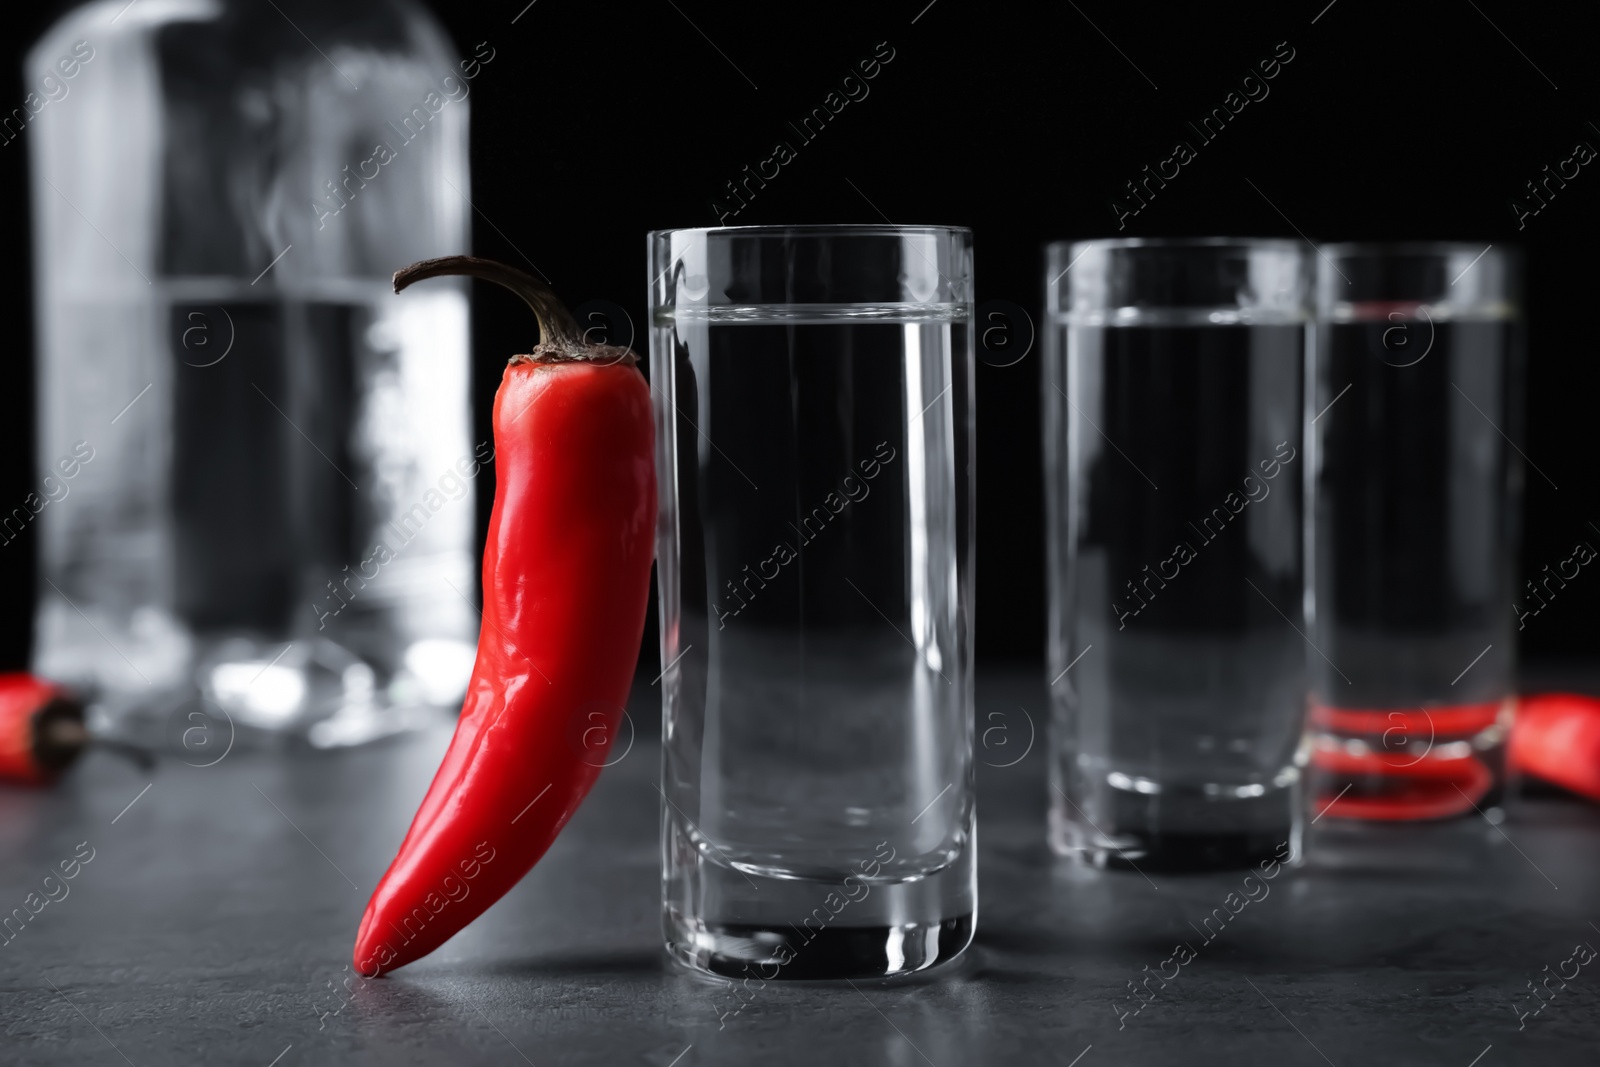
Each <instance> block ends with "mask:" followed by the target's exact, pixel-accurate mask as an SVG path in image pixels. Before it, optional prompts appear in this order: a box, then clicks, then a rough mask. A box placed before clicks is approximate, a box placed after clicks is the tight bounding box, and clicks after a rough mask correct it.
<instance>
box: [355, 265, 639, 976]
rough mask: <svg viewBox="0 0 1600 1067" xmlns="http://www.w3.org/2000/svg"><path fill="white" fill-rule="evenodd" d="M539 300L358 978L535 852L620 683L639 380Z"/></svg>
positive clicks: (441, 935)
mask: <svg viewBox="0 0 1600 1067" xmlns="http://www.w3.org/2000/svg"><path fill="white" fill-rule="evenodd" d="M454 258H455V257H453V259H454ZM460 258H462V259H464V257H460ZM472 262H478V261H472ZM506 269H509V268H506ZM451 272H453V271H451ZM402 273H404V272H402ZM438 273H446V271H444V270H439V271H438ZM474 273H478V272H474ZM423 276H428V275H423ZM480 276H483V275H482V274H480ZM492 280H501V279H499V278H494V279H492ZM530 281H531V280H530ZM396 282H397V288H398V287H399V282H400V276H399V275H397V276H396ZM534 284H536V283H534ZM540 288H541V289H542V287H540ZM546 292H547V291H546ZM524 296H525V298H526V297H527V293H524ZM529 302H530V303H534V301H533V300H531V299H530V301H529ZM535 309H536V310H540V307H539V305H537V304H535ZM543 310H544V311H545V312H546V314H544V315H541V326H542V327H543V328H544V334H545V338H546V341H545V343H542V344H541V345H540V346H539V347H538V348H536V349H535V350H534V353H533V354H532V355H531V356H518V357H514V358H513V359H512V361H511V363H510V365H509V366H507V367H506V369H505V374H504V377H503V378H502V380H501V383H500V388H499V391H498V393H497V394H496V396H495V402H494V441H495V463H496V482H495V494H494V510H493V512H492V514H491V516H490V519H489V536H488V542H487V544H486V545H485V547H484V558H483V625H482V629H481V630H480V632H479V637H478V656H477V662H476V665H475V666H474V668H473V672H472V680H471V682H470V684H469V687H468V691H467V696H466V700H465V703H464V705H463V707H462V711H461V719H460V722H459V724H458V725H457V728H456V732H455V737H454V738H453V740H452V741H451V742H450V747H449V750H448V751H447V752H446V754H445V757H444V762H443V764H442V765H441V766H440V767H439V771H438V773H437V774H436V775H435V777H434V780H433V784H432V786H431V787H430V788H429V790H428V793H427V796H426V797H425V798H424V800H423V802H422V807H421V808H420V809H419V810H418V812H417V814H416V817H415V819H414V820H413V822H412V824H411V829H410V830H409V831H408V832H407V834H406V837H405V841H404V843H403V844H402V845H401V846H400V852H399V855H398V856H396V857H395V860H394V862H393V863H392V864H391V865H390V867H389V870H388V873H386V874H385V875H384V876H383V879H382V881H381V882H379V884H378V887H377V889H376V891H374V893H373V895H372V899H371V901H370V902H369V903H368V904H367V909H366V914H365V915H364V916H363V918H362V920H361V927H360V931H359V932H358V933H357V935H356V944H355V951H354V957H353V962H354V965H355V968H356V970H357V971H358V972H360V973H361V974H364V975H368V976H372V975H377V974H379V973H382V972H386V971H390V970H393V969H394V968H396V967H400V966H403V965H405V964H406V963H409V962H411V961H413V960H416V959H418V958H420V957H422V956H425V955H427V954H428V953H429V952H431V951H433V950H434V949H435V948H437V947H439V945H441V944H443V943H444V942H445V941H446V940H447V939H448V938H450V937H451V936H452V935H453V934H455V933H456V932H457V931H459V930H460V929H461V928H462V927H464V926H466V925H467V923H469V922H471V921H472V920H473V919H475V918H476V917H477V916H478V915H480V914H482V913H483V911H484V910H485V909H487V908H488V907H489V906H490V905H491V904H493V903H494V902H495V901H496V900H499V899H500V897H502V896H503V895H504V894H505V893H506V892H507V891H508V890H509V889H511V887H512V886H514V885H516V883H517V882H518V881H519V880H520V879H521V878H522V877H523V875H525V874H526V873H527V872H528V870H529V869H530V868H532V867H533V865H534V864H535V863H536V862H538V860H539V858H540V857H541V856H543V855H544V853H545V850H546V849H548V848H549V847H550V844H551V842H553V841H554V840H555V838H556V835H557V834H559V833H560V832H561V829H562V827H563V826H565V825H566V822H567V820H568V819H570V818H571V817H572V814H573V812H574V811H576V810H577V807H578V805H579V804H580V803H581V802H582V801H583V798H584V796H585V795H586V794H587V793H588V792H589V788H590V787H591V786H592V785H593V784H594V781H595V778H596V777H597V776H598V775H599V773H600V768H601V766H602V765H603V764H604V762H605V750H606V749H607V748H608V747H609V744H610V739H611V738H612V737H614V736H615V734H616V730H617V726H618V722H619V720H620V718H621V716H622V713H623V705H624V704H625V703H626V701H627V697H628V690H629V687H630V685H631V683H632V679H633V670H634V666H635V663H636V660H637V658H638V652H639V645H640V641H641V638H642V636H643V632H644V623H645V610H646V603H647V600H648V596H649V584H650V566H651V562H652V559H653V556H654V533H655V520H656V487H655V472H654V459H653V457H654V431H653V429H652V419H651V413H650V389H649V386H648V384H647V383H646V382H645V379H644V377H643V375H642V374H640V372H639V370H638V368H637V367H636V366H635V365H634V359H633V357H632V356H631V354H629V353H626V352H624V351H622V350H618V349H594V348H588V347H587V346H582V345H579V344H576V343H574V342H573V335H570V334H566V335H563V334H561V333H559V332H558V334H557V337H556V340H555V343H554V344H552V342H551V333H552V329H551V326H550V324H549V323H548V322H546V321H545V320H546V318H547V316H548V315H549V311H550V309H549V308H548V307H545V308H544V309H543ZM558 329H559V327H558ZM586 353H587V354H586Z"/></svg>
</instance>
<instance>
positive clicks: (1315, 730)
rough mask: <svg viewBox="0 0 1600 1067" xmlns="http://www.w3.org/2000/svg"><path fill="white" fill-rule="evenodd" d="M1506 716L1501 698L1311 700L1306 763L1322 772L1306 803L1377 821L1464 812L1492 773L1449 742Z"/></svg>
mask: <svg viewBox="0 0 1600 1067" xmlns="http://www.w3.org/2000/svg"><path fill="white" fill-rule="evenodd" d="M1508 716H1509V712H1508V709H1507V707H1506V706H1505V705H1504V704H1503V703H1502V702H1500V701H1492V702H1489V703H1484V704H1465V705H1457V706H1453V707H1431V708H1416V709H1410V710H1406V711H1400V710H1387V711H1386V710H1372V709H1365V708H1333V707H1328V706H1326V705H1321V704H1313V705H1312V707H1311V714H1310V720H1309V723H1310V727H1311V730H1312V734H1313V748H1312V753H1311V765H1312V767H1314V768H1315V769H1316V770H1317V771H1319V772H1321V773H1320V774H1318V775H1317V781H1318V796H1317V797H1316V798H1315V800H1314V801H1313V804H1314V806H1315V808H1316V810H1317V811H1318V812H1320V813H1321V815H1327V816H1328V817H1330V818H1346V819H1370V820H1379V821H1408V820H1420V819H1443V818H1448V817H1450V816H1454V815H1461V814H1464V813H1466V812H1468V811H1471V810H1472V808H1473V805H1475V804H1477V802H1478V801H1480V800H1482V799H1483V798H1484V797H1485V796H1487V795H1488V793H1489V790H1490V789H1491V788H1492V787H1493V786H1494V772H1493V770H1492V769H1491V768H1490V767H1489V765H1488V764H1487V763H1485V762H1484V761H1483V760H1482V759H1481V758H1479V754H1478V752H1477V750H1476V749H1475V748H1473V747H1471V746H1470V744H1469V745H1468V746H1461V745H1458V744H1456V742H1459V741H1467V742H1471V741H1472V740H1474V739H1475V738H1478V737H1479V736H1480V735H1482V734H1483V733H1484V732H1485V731H1487V730H1490V729H1491V728H1494V727H1496V726H1497V725H1502V724H1504V725H1509V723H1510V719H1509V717H1508ZM1340 783H1345V784H1343V785H1341V784H1340ZM1352 787H1354V788H1352ZM1321 815H1319V816H1318V817H1319V818H1320V817H1321Z"/></svg>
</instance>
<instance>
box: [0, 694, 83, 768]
mask: <svg viewBox="0 0 1600 1067" xmlns="http://www.w3.org/2000/svg"><path fill="white" fill-rule="evenodd" d="M88 741H89V734H88V731H87V730H86V729H84V725H83V705H82V704H81V703H80V702H79V701H78V700H77V699H76V698H75V697H73V696H72V695H70V694H69V693H68V692H67V691H66V690H65V689H63V688H61V687H60V686H58V685H56V684H55V683H53V682H47V681H45V680H44V679H43V678H40V677H38V676H37V675H33V674H28V673H27V672H25V671H14V672H11V673H9V674H0V780H3V781H12V782H20V783H22V784H24V785H48V784H50V783H51V782H53V781H55V780H56V779H57V778H58V777H60V775H61V773H62V772H63V771H65V770H66V769H67V768H68V767H70V766H71V765H72V762H73V760H75V759H77V758H78V755H79V753H81V752H82V751H83V749H84V746H85V745H86V744H87V743H88Z"/></svg>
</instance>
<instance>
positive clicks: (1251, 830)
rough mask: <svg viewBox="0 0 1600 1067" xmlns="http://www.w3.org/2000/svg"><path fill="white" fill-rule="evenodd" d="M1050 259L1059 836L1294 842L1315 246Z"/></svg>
mask: <svg viewBox="0 0 1600 1067" xmlns="http://www.w3.org/2000/svg"><path fill="white" fill-rule="evenodd" d="M1047 258H1048V273H1047V275H1046V280H1047V294H1046V299H1047V312H1048V316H1049V323H1048V328H1047V330H1046V333H1045V343H1046V348H1045V365H1044V369H1043V376H1044V381H1043V382H1042V386H1041V389H1042V393H1043V401H1044V436H1045V442H1044V444H1045V477H1046V486H1045V488H1046V498H1047V531H1048V536H1047V552H1048V559H1049V617H1050V633H1049V642H1048V661H1049V663H1048V670H1049V679H1050V692H1051V701H1052V704H1051V764H1050V769H1051V781H1050V785H1051V807H1050V843H1051V845H1052V847H1053V848H1054V849H1055V850H1056V851H1057V852H1059V853H1061V854H1063V855H1069V856H1074V857H1077V858H1079V859H1081V860H1083V861H1085V862H1088V863H1091V864H1093V865H1095V866H1113V867H1123V868H1126V867H1128V866H1132V867H1135V868H1138V869H1168V870H1171V869H1197V868H1219V867H1244V866H1249V865H1252V864H1255V863H1258V862H1263V863H1273V862H1281V861H1284V860H1287V859H1290V858H1298V856H1299V854H1300V847H1299V833H1300V808H1301V791H1300V756H1299V748H1300V738H1301V734H1302V723H1303V719H1304V712H1305V656H1306V646H1305V642H1304V638H1303V635H1302V633H1301V632H1300V629H1301V530H1300V515H1301V502H1302V489H1301V467H1302V466H1303V463H1304V460H1303V459H1302V456H1301V452H1302V433H1301V426H1302V422H1303V414H1302V409H1303V405H1304V394H1303V382H1304V355H1305V339H1306V335H1307V332H1308V329H1309V327H1308V323H1309V317H1310V316H1309V299H1308V298H1309V272H1308V269H1307V267H1306V265H1305V259H1304V256H1303V255H1302V254H1301V252H1300V250H1299V248H1298V247H1297V246H1296V245H1294V244H1292V243H1289V242H1284V241H1271V240H1231V239H1220V238H1218V239H1203V240H1187V241H1145V240H1103V241H1086V242H1081V243H1078V244H1070V245H1069V244H1065V243H1062V244H1053V245H1051V246H1050V247H1049V249H1048V257H1047Z"/></svg>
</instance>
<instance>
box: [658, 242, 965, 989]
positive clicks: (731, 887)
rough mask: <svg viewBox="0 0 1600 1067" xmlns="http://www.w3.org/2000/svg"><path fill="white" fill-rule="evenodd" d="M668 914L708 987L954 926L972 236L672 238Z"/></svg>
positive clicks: (665, 246)
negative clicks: (707, 975) (720, 978)
mask: <svg viewBox="0 0 1600 1067" xmlns="http://www.w3.org/2000/svg"><path fill="white" fill-rule="evenodd" d="M649 247H650V311H651V332H650V366H651V383H652V387H653V389H654V400H655V405H656V421H657V435H658V436H657V453H656V454H657V463H658V471H659V484H660V487H661V492H660V500H661V513H660V525H659V533H658V537H659V540H658V555H657V566H658V570H657V574H658V580H659V583H660V586H659V587H660V594H661V595H660V603H661V662H662V663H664V664H666V665H667V668H666V672H665V674H664V676H663V678H662V715H663V739H664V744H663V752H662V771H661V773H662V778H661V791H662V808H661V820H662V821H661V835H662V868H663V869H662V925H663V931H664V937H665V941H666V947H667V949H668V952H669V953H670V955H671V956H672V957H673V958H675V959H676V960H678V961H680V962H681V963H683V964H686V965H688V966H690V967H692V968H696V969H700V970H705V971H711V972H715V973H718V974H722V975H727V976H730V977H748V978H757V979H760V980H768V979H772V978H836V977H853V976H870V975H885V974H896V973H900V972H908V971H916V970H920V969H922V968H925V967H929V966H931V965H933V964H934V963H936V962H939V961H942V960H946V959H949V958H950V957H952V956H954V955H955V954H957V953H959V952H960V951H961V950H962V949H964V948H965V947H966V945H967V944H968V942H969V941H970V940H971V938H972V930H973V918H974V915H975V908H976V891H977V886H976V878H975V868H974V854H975V849H976V841H975V839H974V825H975V824H974V805H973V791H972V767H973V765H972V741H973V716H972V700H973V679H972V621H971V620H972V547H973V511H972V506H973V495H972V494H973V489H972V423H973V407H972V404H973V401H972V374H973V334H972V314H973V312H972V296H971V293H972V250H971V234H970V233H969V232H968V231H966V230H963V229H955V228H948V227H935V226H907V227H900V226H826V227H817V226H809V227H808V226H801V227H766V226H760V227H736V228H720V229H694V230H667V231H659V232H656V233H652V234H651V235H650V238H649Z"/></svg>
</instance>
